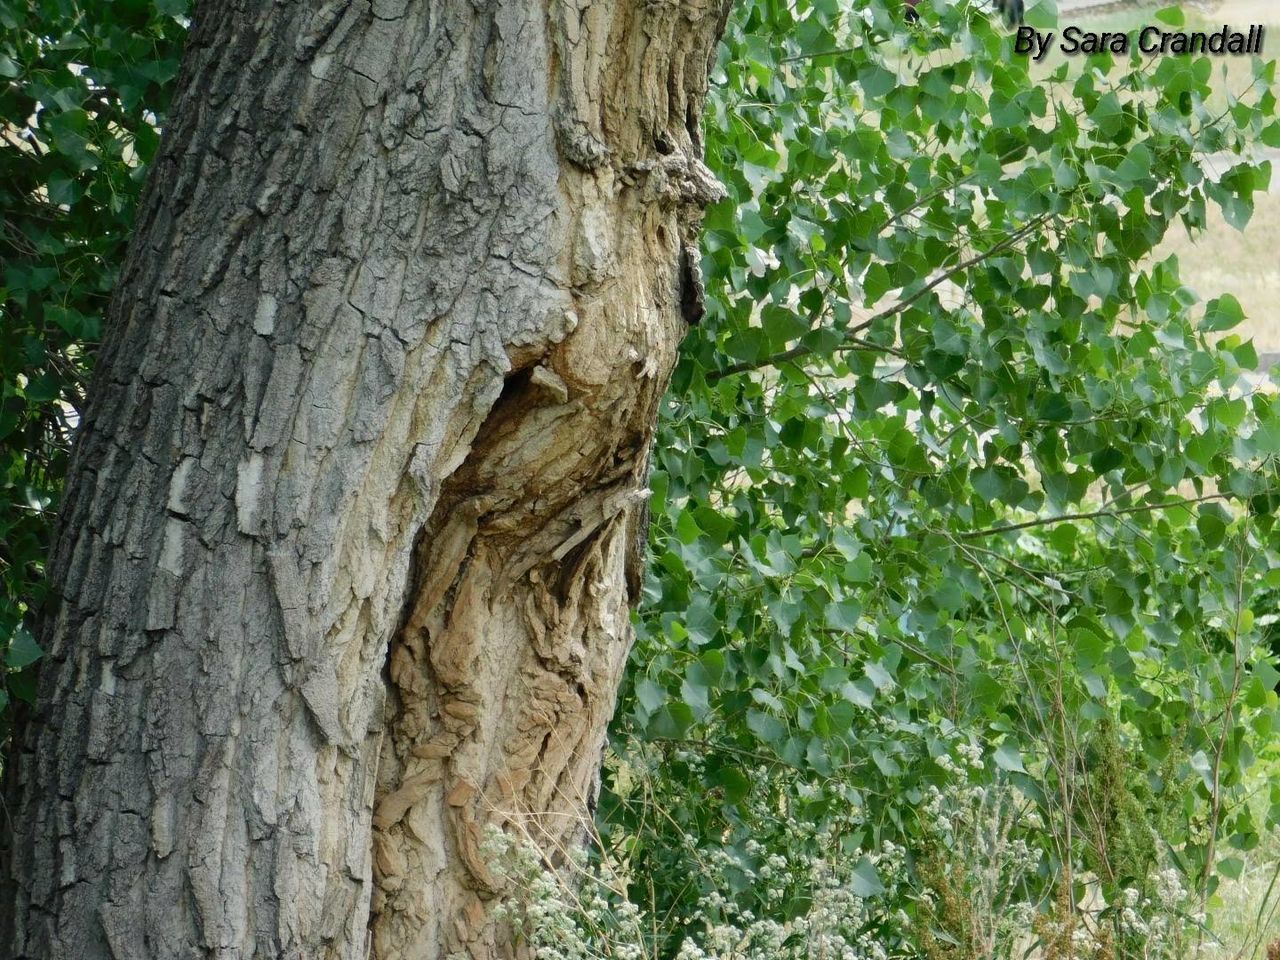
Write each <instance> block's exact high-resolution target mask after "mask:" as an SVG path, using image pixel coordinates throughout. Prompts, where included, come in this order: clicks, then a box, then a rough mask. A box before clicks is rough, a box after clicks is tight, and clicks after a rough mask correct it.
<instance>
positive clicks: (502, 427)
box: [0, 0, 727, 960]
mask: <svg viewBox="0 0 1280 960" xmlns="http://www.w3.org/2000/svg"><path fill="white" fill-rule="evenodd" d="M726 11H727V7H726V5H725V3H724V2H723V0H648V2H642V0H597V2H593V3H590V4H588V3H585V2H583V3H576V2H570V0H546V2H543V3H536V2H533V3H531V2H527V0H525V2H520V0H438V2H432V3H422V2H409V0H371V2H361V0H328V2H324V3H319V2H317V3H279V2H277V3H265V2H257V3H254V2H250V0H236V2H227V0H223V2H219V3H215V2H212V0H205V2H202V3H200V4H199V7H198V10H197V12H196V14H195V16H194V18H193V20H194V23H193V29H192V35H191V39H190V42H189V46H188V50H187V53H186V57H185V61H184V65H183V70H182V75H181V78H180V80H179V90H178V94H177V97H176V99H175V102H174V107H173V111H172V115H171V123H170V126H169V128H168V129H167V130H166V131H165V135H164V147H163V149H162V152H161V154H160V157H159V159H158V160H157V162H156V164H155V166H154V168H153V170H152V173H151V180H150V182H149V185H148V188H147V192H146V196H145V198H144V201H143V204H142V208H141V210H140V212H139V218H138V231H137V235H136V237H135V238H134V242H133V245H132V248H131V251H130V255H129V258H128V262H127V264H126V267H125V270H124V273H123V276H122V279H121V282H120V286H119V289H118V291H117V295H116V300H115V303H114V307H113V315H112V319H111V323H110V324H109V329H108V334H107V338H106V343H105V344H104V345H103V348H102V352H101V355H100V358H99V360H98V370H97V374H96V383H95V387H94V391H93V398H92V400H91V403H90V409H89V411H88V414H87V415H86V422H85V424H84V427H83V428H82V430H81V435H80V437H79V441H78V446H77V450H76V454H75V457H74V461H73V465H72V469H71V477H70V479H69V482H68V487H67V491H66V497H65V502H64V507H63V513H62V527H61V536H60V539H59V543H58V547H57V550H56V554H55V557H54V559H53V562H52V565H51V574H50V575H51V577H52V579H53V582H54V583H55V584H56V585H57V587H58V588H59V591H60V598H61V599H60V602H59V603H58V604H57V605H55V606H54V607H53V608H52V609H51V610H50V612H49V614H48V616H47V617H46V620H45V623H44V626H43V631H42V642H43V645H44V647H45V649H46V652H47V658H46V661H45V663H44V666H43V670H42V672H41V677H40V692H39V698H38V705H37V707H36V708H35V709H34V710H33V711H32V712H31V714H30V716H29V717H28V718H27V719H26V720H25V722H24V723H23V724H22V726H21V729H20V730H19V731H18V733H17V735H16V737H15V741H14V742H15V747H14V751H13V757H12V758H11V762H10V770H9V771H8V774H7V777H8V786H7V806H8V813H9V816H10V818H11V825H12V830H13V836H12V837H11V839H10V842H9V844H8V847H9V849H8V852H7V864H6V870H5V876H4V890H3V899H2V900H0V902H2V903H3V906H2V907H0V912H3V915H4V918H3V927H4V929H3V931H2V932H0V937H2V938H3V939H0V943H7V944H9V945H10V947H11V949H10V951H9V954H8V955H10V956H13V957H15V958H40V960H44V958H74V960H97V958H107V957H111V958H130V960H134V958H157V960H174V958H188V957H191V958H194V957H201V958H205V957H211V958H214V957H216V958H240V957H260V958H276V957H288V958H302V960H318V958H337V957H342V958H363V957H366V956H372V957H376V958H378V960H394V958H414V960H424V958H425V960H434V958H441V960H443V958H445V957H453V956H461V957H476V958H482V957H499V956H506V955H509V954H510V952H511V951H510V949H509V948H508V947H507V946H505V945H504V943H503V937H502V935H501V931H499V930H498V929H496V928H495V926H494V924H493V923H491V921H490V920H489V919H488V915H489V910H488V905H489V903H490V902H491V900H492V898H493V896H494V893H495V890H494V886H495V883H496V881H494V879H493V878H492V877H491V876H490V874H489V872H488V871H487V869H486V866H485V863H484V861H483V857H482V855H481V853H480V850H479V843H480V840H481V835H482V831H483V830H484V828H485V827H486V825H489V824H497V825H502V824H503V823H510V822H519V824H520V825H521V827H522V829H525V828H527V829H529V830H531V831H532V833H533V834H534V835H535V837H537V839H538V840H539V842H541V843H542V844H543V845H544V846H545V848H546V849H547V850H548V851H552V850H555V849H557V848H561V847H562V846H563V845H566V844H572V843H574V842H577V839H578V838H580V836H581V830H582V826H583V818H584V817H585V816H587V815H588V813H587V810H588V806H589V803H588V801H589V798H590V797H591V795H592V793H593V791H594V790H595V789H596V782H597V775H598V767H599V762H600V753H601V749H602V743H603V738H604V732H605V725H606V723H607V720H608V718H609V716H610V713H611V712H612V709H613V703H614V696H615V691H616V687H617V684H618V681H619V678H620V674H621V671H622V669H623V664H624V661H625V659H626V655H627V650H628V646H629V644H630V639H631V630H630V623H629V618H628V614H629V605H630V603H631V602H633V601H634V599H635V596H636V589H637V584H638V581H639V577H640V562H641V551H642V549H643V540H644V526H645V522H644V509H645V508H644V504H645V499H646V494H645V490H644V487H645V482H646V471H647V460H648V448H649V444H650V439H651V436H652V431H653V425H654V420H655V416H656V410H657V405H658V402H659V399H660V397H661V394H662V391H663V389H664V387H665V385H666V381H667V378H668V375H669V372H670V369H671V366H672V364H673V362H674V357H675V351H676V347H677V343H678V341H679V339H680V337H681V335H682V333H683V330H684V325H685V323H686V321H687V320H696V318H697V314H698V313H699V312H700V284H699V282H698V278H697V275H696V269H697V268H696V263H697V254H696V250H695V231H696V229H697V224H698V221H699V219H700V214H701V210H702V208H703V206H704V205H705V204H706V203H707V202H708V201H710V200H712V199H713V198H714V197H715V196H716V194H717V190H718V187H717V185H716V184H715V182H714V180H713V178H712V177H711V176H710V175H709V173H708V171H707V170H706V168H705V167H704V166H703V165H702V163H701V161H700V159H699V157H700V156H701V149H702V144H701V137H700V126H699V118H700V114H701V110H702V103H703V99H704V94H705V89H706V80H707V68H708V64H709V59H710V57H711V56H712V53H713V50H714V46H715V43H716V41H717V39H718V36H719V33H720V30H721V29H722V26H723V17H724V14H725V13H726Z"/></svg>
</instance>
